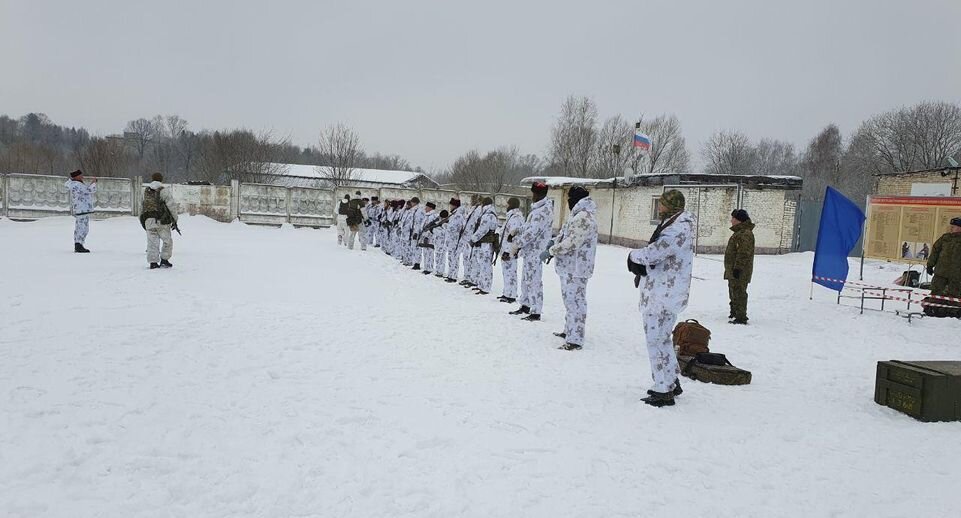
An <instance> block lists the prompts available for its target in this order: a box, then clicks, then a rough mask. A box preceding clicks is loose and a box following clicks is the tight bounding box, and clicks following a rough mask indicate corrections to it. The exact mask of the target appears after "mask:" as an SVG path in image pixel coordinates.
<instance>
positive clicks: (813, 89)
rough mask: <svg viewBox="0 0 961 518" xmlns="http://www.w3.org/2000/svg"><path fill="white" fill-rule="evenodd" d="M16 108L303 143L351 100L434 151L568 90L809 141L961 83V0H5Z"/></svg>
mask: <svg viewBox="0 0 961 518" xmlns="http://www.w3.org/2000/svg"><path fill="white" fill-rule="evenodd" d="M0 34H2V40H3V49H2V51H0V71H2V79H0V113H6V114H8V115H12V116H20V115H23V114H25V113H27V112H30V111H36V112H44V113H46V114H47V115H49V116H50V117H51V118H52V119H54V120H55V121H56V122H58V123H60V124H66V125H83V126H86V127H87V128H88V129H90V130H91V131H93V132H96V133H101V134H107V133H114V132H117V131H119V130H121V129H122V127H123V125H124V123H125V122H126V121H127V120H130V119H134V118H138V117H150V116H153V115H155V114H178V115H180V116H181V117H184V118H185V119H187V120H188V121H189V122H190V125H191V127H192V128H193V129H195V130H198V129H201V128H233V127H248V128H251V129H257V130H261V129H270V130H273V131H274V132H275V133H276V134H280V135H289V136H290V137H291V139H292V140H293V141H294V142H295V143H298V144H300V145H308V144H311V143H314V142H315V141H316V138H317V135H318V133H319V131H320V129H321V128H323V127H324V126H326V125H327V124H329V123H332V122H337V121H343V122H345V123H347V124H349V125H350V126H352V127H354V128H355V129H356V130H357V131H358V132H359V134H360V135H361V138H362V142H363V144H364V146H365V148H366V149H367V150H368V151H379V152H383V153H397V154H400V155H403V156H404V157H406V158H408V159H409V160H410V161H411V162H413V163H414V164H416V165H420V166H422V167H425V168H439V167H444V166H446V165H447V164H448V163H449V162H450V161H451V160H452V159H453V158H455V157H456V156H457V155H459V154H461V153H462V152H464V151H466V150H468V149H471V148H478V149H480V150H485V149H489V148H493V147H496V146H500V145H508V144H516V145H517V146H518V147H519V148H520V149H521V151H523V152H529V153H537V154H544V153H545V152H546V150H547V144H548V140H549V132H550V127H551V124H552V122H553V120H554V118H555V117H556V115H557V112H558V110H559V108H560V105H561V102H562V101H563V100H564V98H565V97H566V96H568V95H570V94H575V95H586V96H589V97H592V98H593V99H594V100H595V101H596V102H597V104H598V107H599V109H600V113H601V116H602V117H607V116H610V115H614V114H618V113H620V114H623V115H625V116H628V117H631V118H635V117H636V115H637V114H640V113H645V114H650V115H656V114H660V113H675V114H677V115H678V117H680V119H681V123H682V124H683V127H684V130H685V135H686V137H687V139H688V146H689V147H690V148H691V150H692V151H693V152H694V153H695V154H697V155H699V149H700V145H701V143H702V142H703V141H704V140H706V139H707V137H708V136H709V135H710V134H711V133H712V132H713V131H715V130H717V129H728V128H732V129H738V130H741V131H743V132H744V133H746V134H747V135H748V136H750V137H751V138H752V139H759V138H761V137H771V138H780V139H784V140H788V141H791V142H793V143H795V144H796V145H797V146H799V147H801V146H803V145H804V144H805V143H806V142H807V140H808V139H810V138H811V137H812V136H813V135H814V134H815V133H816V132H817V131H818V130H819V129H820V128H822V127H823V126H825V125H826V124H828V123H831V122H835V123H837V124H838V125H840V127H841V130H842V132H844V134H845V135H847V134H849V133H850V132H851V131H852V130H854V129H855V128H856V125H857V124H858V123H859V122H860V121H861V120H863V119H864V118H866V117H869V116H871V115H872V114H875V113H877V112H880V111H884V110H887V109H890V108H893V107H897V106H900V105H905V104H913V103H915V102H917V101H921V100H925V99H937V100H947V101H952V102H961V0H912V1H909V2H905V1H903V0H902V1H887V0H833V1H827V0H808V1H804V2H800V1H791V2H787V1H775V0H772V1H750V2H748V1H720V0H717V1H709V0H697V1H694V0H659V1H646V0H633V1H610V2H605V1H599V0H598V1H578V2H569V1H561V0H553V1H521V0H515V1H502V0H485V1H479V2H478V1H474V2H460V1H426V0H355V1H350V2H346V1H345V2H330V1H280V0H273V1H270V2H263V3H254V2H239V1H236V2H220V1H216V2H214V1H203V2H201V1H180V0H177V1H171V0H165V1H161V2H149V3H148V2H131V1H129V0H128V1H123V2H120V1H118V2H107V1H100V0H85V1H74V0H70V1H42V0H23V1H18V0H0Z"/></svg>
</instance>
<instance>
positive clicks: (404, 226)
mask: <svg viewBox="0 0 961 518" xmlns="http://www.w3.org/2000/svg"><path fill="white" fill-rule="evenodd" d="M413 216H414V209H413V208H410V209H402V210H401V211H400V219H399V220H398V223H397V259H398V260H399V261H400V262H401V264H403V265H404V266H412V265H413V264H414V263H412V262H410V229H411V225H412V224H413Z"/></svg>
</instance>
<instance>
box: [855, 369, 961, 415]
mask: <svg viewBox="0 0 961 518" xmlns="http://www.w3.org/2000/svg"><path fill="white" fill-rule="evenodd" d="M874 401H875V402H876V403H877V404H879V405H884V406H886V407H889V408H893V409H895V410H898V411H901V412H904V413H905V414H908V415H909V416H911V417H913V418H915V419H918V420H921V421H961V361H922V362H902V361H898V360H891V361H887V362H878V375H877V380H876V381H875V386H874Z"/></svg>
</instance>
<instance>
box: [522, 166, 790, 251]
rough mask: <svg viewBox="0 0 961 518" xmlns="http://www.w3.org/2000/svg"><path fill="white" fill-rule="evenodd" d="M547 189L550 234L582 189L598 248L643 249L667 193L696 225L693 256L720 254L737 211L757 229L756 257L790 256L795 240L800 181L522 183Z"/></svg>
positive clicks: (694, 177)
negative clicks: (573, 190) (682, 202)
mask: <svg viewBox="0 0 961 518" xmlns="http://www.w3.org/2000/svg"><path fill="white" fill-rule="evenodd" d="M534 181H541V182H545V183H547V184H548V185H549V186H550V187H551V190H550V193H549V196H550V197H551V198H552V199H553V200H554V207H555V212H554V228H555V229H559V228H560V226H561V224H562V223H563V221H564V219H565V218H566V217H567V214H568V212H569V210H568V208H567V191H568V189H570V187H572V186H574V185H583V186H584V187H586V188H587V189H588V190H589V191H591V198H593V199H594V201H595V203H597V223H598V231H599V233H600V240H601V242H602V243H611V244H619V245H624V246H639V245H642V244H645V243H647V240H648V239H649V238H650V235H651V233H653V232H654V228H655V227H656V226H657V223H658V217H657V202H658V200H659V198H660V196H661V194H662V193H663V192H664V191H665V190H668V189H677V190H679V191H681V192H682V193H684V197H685V198H686V200H687V209H688V210H689V211H690V212H692V213H694V214H695V215H696V216H697V219H698V225H697V235H696V245H697V251H698V252H699V253H721V252H723V251H724V248H725V247H726V246H727V240H728V238H729V237H730V235H731V231H730V226H731V211H733V210H734V209H737V208H743V209H746V210H747V211H748V213H750V215H751V219H752V221H754V223H755V224H756V225H757V227H756V228H755V229H754V235H755V239H756V246H757V252H758V253H762V254H779V253H785V252H791V251H793V250H794V247H795V236H796V234H797V207H798V200H799V198H800V194H801V179H800V178H798V177H796V176H751V175H705V174H656V175H641V176H635V177H630V178H610V179H606V180H593V179H585V178H561V177H531V178H525V179H524V180H523V181H522V183H523V184H526V185H529V184H531V183H532V182H534Z"/></svg>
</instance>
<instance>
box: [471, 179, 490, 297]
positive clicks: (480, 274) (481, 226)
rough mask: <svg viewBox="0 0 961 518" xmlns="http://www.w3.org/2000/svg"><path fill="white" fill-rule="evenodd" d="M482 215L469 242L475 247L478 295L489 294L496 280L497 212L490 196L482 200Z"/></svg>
mask: <svg viewBox="0 0 961 518" xmlns="http://www.w3.org/2000/svg"><path fill="white" fill-rule="evenodd" d="M480 211H481V212H480V216H478V218H477V230H475V231H474V234H473V235H471V237H470V241H468V244H469V245H470V246H471V248H473V258H474V263H475V265H476V266H475V273H474V282H476V283H477V287H476V288H475V291H476V292H477V294H478V295H487V294H488V293H490V291H491V284H492V283H493V281H494V266H493V264H492V261H493V260H494V244H495V243H496V242H497V213H496V212H495V211H494V200H493V199H492V198H490V197H488V198H484V199H483V200H482V201H481V209H480Z"/></svg>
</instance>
